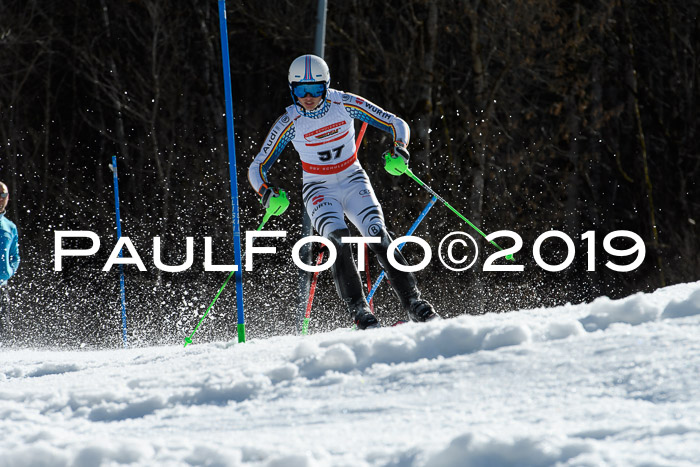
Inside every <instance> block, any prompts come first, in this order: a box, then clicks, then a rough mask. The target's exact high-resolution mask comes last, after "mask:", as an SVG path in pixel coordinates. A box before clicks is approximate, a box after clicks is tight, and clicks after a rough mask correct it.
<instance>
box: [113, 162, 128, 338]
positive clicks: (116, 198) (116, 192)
mask: <svg viewBox="0 0 700 467" xmlns="http://www.w3.org/2000/svg"><path fill="white" fill-rule="evenodd" d="M109 168H110V170H111V171H112V175H113V177H114V210H115V211H116V215H117V242H118V241H119V240H120V239H121V238H122V220H121V216H120V215H119V178H118V177H117V156H112V164H111V165H110V167H109ZM119 257H120V258H121V257H122V250H121V249H120V250H119ZM119 284H120V287H121V296H122V340H123V341H124V348H126V347H128V344H127V340H126V293H125V291H124V265H123V264H120V265H119Z"/></svg>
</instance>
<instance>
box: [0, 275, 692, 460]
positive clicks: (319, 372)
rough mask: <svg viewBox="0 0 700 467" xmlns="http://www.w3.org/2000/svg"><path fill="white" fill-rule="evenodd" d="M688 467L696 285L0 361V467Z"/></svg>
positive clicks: (15, 355)
mask: <svg viewBox="0 0 700 467" xmlns="http://www.w3.org/2000/svg"><path fill="white" fill-rule="evenodd" d="M698 464H700V282H698V283H693V284H682V285H677V286H673V287H668V288H665V289H661V290H658V291H656V292H655V293H653V294H637V295H634V296H631V297H628V298H626V299H624V300H618V301H612V300H609V299H607V298H600V299H598V300H596V301H594V302H593V303H590V304H583V305H575V306H572V305H568V306H563V307H557V308H552V309H537V310H525V311H519V312H513V313H507V314H499V315H485V316H479V317H474V316H462V317H459V318H455V319H450V320H443V321H441V322H437V323H429V324H407V325H403V326H398V327H395V328H384V329H378V330H372V331H366V332H352V331H348V330H338V331H335V332H332V333H326V334H319V335H312V336H307V337H299V336H282V337H276V338H271V339H265V340H252V341H250V342H248V343H246V344H233V343H219V344H207V345H196V339H195V345H191V346H188V347H187V348H183V347H181V346H173V347H155V348H153V347H152V348H136V349H129V350H108V351H70V352H65V351H61V352H58V351H46V350H26V349H23V350H3V351H2V352H1V353H0V465H3V466H4V465H7V466H43V465H47V466H53V465H56V466H64V465H65V466H96V465H144V466H157V465H163V466H178V465H185V466H186V465H199V466H237V465H244V466H253V465H262V466H275V467H276V466H280V467H281V466H289V467H302V466H325V465H329V466H352V467H355V466H363V465H377V466H393V467H399V466H401V467H414V466H510V465H518V466H523V465H533V466H546V465H620V466H623V465H624V466H627V465H659V466H662V465H668V466H683V465H698Z"/></svg>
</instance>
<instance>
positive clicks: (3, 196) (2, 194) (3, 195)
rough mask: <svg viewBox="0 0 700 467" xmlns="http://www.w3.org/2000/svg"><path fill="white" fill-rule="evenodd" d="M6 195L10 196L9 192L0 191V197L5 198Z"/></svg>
mask: <svg viewBox="0 0 700 467" xmlns="http://www.w3.org/2000/svg"><path fill="white" fill-rule="evenodd" d="M8 196H10V194H9V193H0V198H7V197H8Z"/></svg>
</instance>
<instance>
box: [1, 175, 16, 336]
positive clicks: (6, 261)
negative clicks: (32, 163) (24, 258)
mask: <svg viewBox="0 0 700 467" xmlns="http://www.w3.org/2000/svg"><path fill="white" fill-rule="evenodd" d="M9 201H10V192H9V190H8V189H7V185H5V184H4V183H2V182H0V339H2V338H3V337H4V336H3V335H4V333H5V332H8V331H9V326H8V325H7V323H8V322H9V314H10V310H9V308H10V297H9V295H8V293H7V287H6V286H7V281H8V280H9V279H10V277H12V276H13V275H14V273H15V272H17V267H18V266H19V249H18V247H17V227H16V226H15V224H14V223H13V222H12V221H10V220H9V219H8V218H7V217H5V208H6V207H7V203H8V202H9Z"/></svg>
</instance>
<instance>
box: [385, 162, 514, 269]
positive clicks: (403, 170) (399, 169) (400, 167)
mask: <svg viewBox="0 0 700 467" xmlns="http://www.w3.org/2000/svg"><path fill="white" fill-rule="evenodd" d="M384 160H385V161H386V165H385V169H386V171H387V172H389V173H390V174H392V175H401V174H406V175H408V176H409V177H411V178H412V179H413V180H414V181H415V182H416V183H418V184H419V185H420V186H422V187H423V188H425V189H426V190H427V191H428V193H430V194H431V195H433V196H435V197H436V198H437V199H439V200H440V201H441V202H442V204H444V205H445V206H446V207H448V208H449V209H450V210H451V211H452V212H454V213H455V214H457V216H459V218H460V219H462V220H463V221H464V222H466V223H467V224H468V225H469V226H470V227H471V228H473V229H474V230H476V231H477V232H479V234H480V235H481V236H482V237H484V238H486V234H485V233H484V232H482V231H481V230H480V229H479V228H478V227H477V226H475V225H474V224H472V223H471V222H470V221H469V219H467V218H466V217H464V216H463V215H462V214H460V212H459V211H457V210H456V209H455V208H453V207H452V205H451V204H450V203H448V202H447V201H446V200H445V198H443V197H442V196H440V195H438V194H437V193H436V192H435V191H434V190H433V189H432V188H430V187H429V186H428V185H426V184H425V183H424V182H423V181H422V180H421V179H420V178H418V177H416V176H415V175H414V173H413V172H412V171H411V169H409V168H408V166H407V165H406V161H405V160H404V159H403V158H402V157H392V155H391V152H389V151H387V152H385V153H384ZM489 243H491V244H492V245H493V246H495V247H496V248H498V249H499V250H501V251H503V248H501V247H500V246H499V245H498V244H497V243H496V242H494V241H493V240H490V241H489ZM506 259H507V260H509V261H515V260H514V259H513V255H507V256H506Z"/></svg>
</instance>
